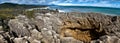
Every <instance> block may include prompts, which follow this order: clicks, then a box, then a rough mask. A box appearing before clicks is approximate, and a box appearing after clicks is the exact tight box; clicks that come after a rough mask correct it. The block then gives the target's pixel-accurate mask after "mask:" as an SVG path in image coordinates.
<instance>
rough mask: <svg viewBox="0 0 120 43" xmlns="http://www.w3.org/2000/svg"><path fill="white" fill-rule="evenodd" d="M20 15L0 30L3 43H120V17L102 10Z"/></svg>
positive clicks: (0, 39) (0, 38) (1, 42)
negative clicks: (33, 16) (7, 28)
mask: <svg viewBox="0 0 120 43" xmlns="http://www.w3.org/2000/svg"><path fill="white" fill-rule="evenodd" d="M34 15H35V18H31V19H30V18H27V17H26V16H25V15H19V16H17V17H16V18H15V19H11V20H9V22H8V26H9V28H10V29H9V31H7V32H6V31H0V43H120V17H119V16H109V15H103V14H99V13H77V12H70V13H59V12H57V13H53V12H50V13H48V12H47V13H46V12H44V13H41V12H39V13H35V14H34Z"/></svg>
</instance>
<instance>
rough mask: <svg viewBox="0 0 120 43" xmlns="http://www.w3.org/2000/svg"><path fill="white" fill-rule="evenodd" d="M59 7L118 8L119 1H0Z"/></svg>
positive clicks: (119, 6)
mask: <svg viewBox="0 0 120 43" xmlns="http://www.w3.org/2000/svg"><path fill="white" fill-rule="evenodd" d="M5 2H11V3H18V4H35V5H61V6H100V7H116V8H120V0H0V3H5Z"/></svg>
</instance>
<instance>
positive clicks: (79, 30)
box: [60, 19, 106, 43]
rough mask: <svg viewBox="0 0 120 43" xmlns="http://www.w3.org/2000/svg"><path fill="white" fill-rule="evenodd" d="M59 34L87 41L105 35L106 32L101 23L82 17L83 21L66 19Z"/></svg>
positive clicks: (87, 42)
mask: <svg viewBox="0 0 120 43" xmlns="http://www.w3.org/2000/svg"><path fill="white" fill-rule="evenodd" d="M88 23H89V24H88ZM78 24H79V25H78ZM60 35H61V36H62V37H73V38H75V39H77V40H80V41H83V42H86V43H89V42H90V41H91V40H96V39H99V37H101V36H103V35H106V33H105V31H104V29H103V28H102V24H101V23H96V24H92V22H91V21H90V20H84V19H83V21H78V22H71V21H69V22H68V21H66V24H64V25H63V26H61V33H60Z"/></svg>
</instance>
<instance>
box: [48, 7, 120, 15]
mask: <svg viewBox="0 0 120 43" xmlns="http://www.w3.org/2000/svg"><path fill="white" fill-rule="evenodd" d="M49 7H50V9H59V10H60V11H61V12H63V11H64V12H95V13H103V14H108V15H118V16H120V8H107V7H92V6H49Z"/></svg>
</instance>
